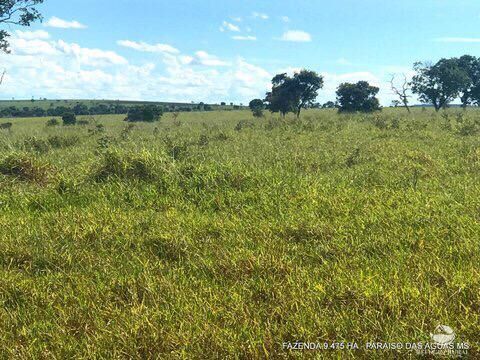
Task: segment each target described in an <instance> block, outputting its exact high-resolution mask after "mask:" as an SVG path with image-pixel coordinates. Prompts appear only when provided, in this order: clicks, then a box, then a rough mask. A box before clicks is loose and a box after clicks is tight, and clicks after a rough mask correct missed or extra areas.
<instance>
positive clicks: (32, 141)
mask: <svg viewBox="0 0 480 360" xmlns="http://www.w3.org/2000/svg"><path fill="white" fill-rule="evenodd" d="M23 147H24V148H25V150H27V151H34V152H36V153H39V154H44V153H46V152H48V151H49V150H50V145H49V144H48V142H47V141H45V140H44V139H39V138H37V137H35V136H31V137H28V138H26V139H25V141H24V142H23Z"/></svg>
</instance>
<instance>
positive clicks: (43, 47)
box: [10, 38, 60, 55]
mask: <svg viewBox="0 0 480 360" xmlns="http://www.w3.org/2000/svg"><path fill="white" fill-rule="evenodd" d="M10 45H11V50H12V53H13V54H18V55H57V54H59V53H60V52H59V50H58V49H57V47H56V44H55V43H54V42H50V41H45V40H40V39H31V40H27V39H22V38H13V39H12V40H11V41H10Z"/></svg>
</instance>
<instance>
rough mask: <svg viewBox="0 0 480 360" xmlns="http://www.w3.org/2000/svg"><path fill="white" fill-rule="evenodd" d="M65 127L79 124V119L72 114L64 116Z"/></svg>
mask: <svg viewBox="0 0 480 360" xmlns="http://www.w3.org/2000/svg"><path fill="white" fill-rule="evenodd" d="M62 121H63V125H75V124H76V123H77V118H76V117H75V114H74V113H72V112H68V113H65V114H64V115H63V116H62Z"/></svg>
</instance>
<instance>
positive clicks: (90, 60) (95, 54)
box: [57, 40, 128, 66]
mask: <svg viewBox="0 0 480 360" xmlns="http://www.w3.org/2000/svg"><path fill="white" fill-rule="evenodd" d="M57 48H59V49H60V50H61V51H63V53H64V54H67V55H71V56H72V57H74V58H75V59H77V60H78V62H79V63H80V64H84V65H89V66H106V65H125V64H128V61H127V60H126V59H125V58H124V57H123V56H120V55H118V54H117V53H115V52H114V51H105V50H100V49H89V48H82V47H81V46H80V45H78V44H74V43H72V44H69V43H66V42H64V41H63V40H59V41H58V43H57Z"/></svg>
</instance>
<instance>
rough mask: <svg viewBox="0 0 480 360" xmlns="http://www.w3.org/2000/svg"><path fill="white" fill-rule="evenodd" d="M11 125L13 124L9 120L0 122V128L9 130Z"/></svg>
mask: <svg viewBox="0 0 480 360" xmlns="http://www.w3.org/2000/svg"><path fill="white" fill-rule="evenodd" d="M12 126H13V124H12V123H11V122H7V123H3V124H0V129H1V130H11V129H12Z"/></svg>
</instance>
